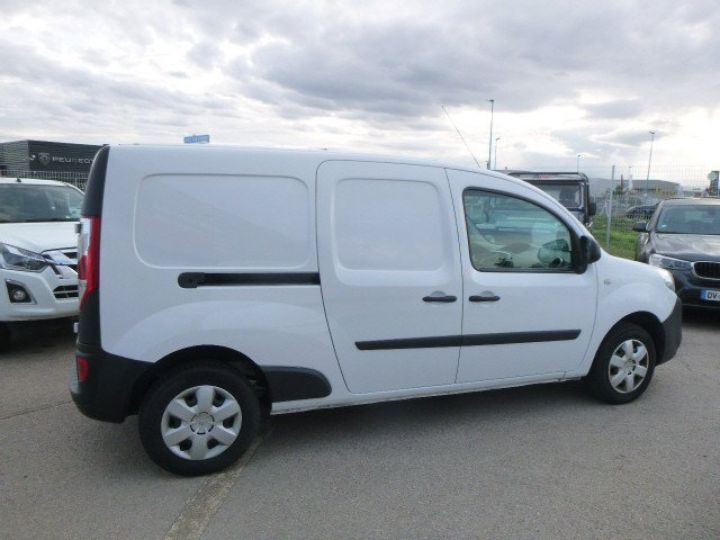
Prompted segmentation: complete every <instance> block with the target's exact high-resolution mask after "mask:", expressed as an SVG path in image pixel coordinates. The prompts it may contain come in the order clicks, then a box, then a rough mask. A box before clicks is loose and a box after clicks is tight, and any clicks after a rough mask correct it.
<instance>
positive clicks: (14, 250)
mask: <svg viewBox="0 0 720 540" xmlns="http://www.w3.org/2000/svg"><path fill="white" fill-rule="evenodd" d="M47 265H48V262H47V261H46V260H45V258H44V257H43V256H42V255H40V254H39V253H34V252H32V251H28V250H27V249H22V248H19V247H15V246H9V245H8V244H0V268H5V269H7V270H24V271H27V272H40V271H41V270H44V269H45V267H46V266H47Z"/></svg>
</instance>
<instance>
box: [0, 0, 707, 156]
mask: <svg viewBox="0 0 720 540" xmlns="http://www.w3.org/2000/svg"><path fill="white" fill-rule="evenodd" d="M89 5H90V4H88V5H83V4H82V3H79V4H71V5H68V6H67V7H66V9H64V10H63V11H62V12H61V13H57V14H55V12H54V11H53V10H52V7H53V4H51V3H50V2H49V1H48V2H42V1H38V2H32V3H18V2H12V1H11V2H8V1H7V0H0V11H2V12H3V14H4V15H7V17H8V18H9V17H12V16H14V15H17V14H24V15H27V16H29V17H31V18H38V19H44V18H48V19H49V18H50V17H53V22H57V25H56V26H57V28H56V29H55V30H52V31H51V33H50V34H49V35H47V36H43V35H37V36H36V37H34V38H33V40H30V39H28V40H24V39H23V37H22V36H24V35H25V33H24V31H23V28H21V27H19V26H17V25H16V26H17V27H16V28H15V27H13V25H12V24H10V26H9V27H8V31H6V32H4V33H3V34H2V35H0V50H2V51H3V54H2V56H1V57H0V68H1V69H0V121H1V122H0V135H2V134H3V133H5V134H8V136H13V137H14V136H15V135H16V134H20V133H23V134H24V133H28V132H29V130H32V129H35V130H38V131H42V130H43V129H45V130H52V132H54V133H64V132H65V130H67V129H69V125H68V121H67V118H68V117H69V116H70V117H72V118H75V119H77V121H76V123H77V124H82V126H83V129H84V131H83V133H84V134H86V133H99V134H107V133H110V134H118V136H120V137H125V136H128V137H136V136H137V137H138V138H152V137H158V138H161V139H162V138H163V137H168V133H171V132H172V131H173V130H172V128H173V126H174V127H175V128H176V131H179V130H184V129H186V128H187V127H189V126H190V125H206V124H208V125H210V124H212V123H213V122H214V123H215V124H212V125H217V126H219V127H218V129H223V130H225V132H226V133H238V134H242V133H244V131H243V130H242V129H238V126H242V127H245V128H247V127H248V126H250V127H253V129H255V130H256V131H254V132H253V133H257V132H259V131H260V130H262V129H264V130H265V131H264V133H268V134H270V135H268V138H269V139H268V140H270V137H271V136H272V134H274V133H281V132H292V131H293V130H294V129H300V128H301V129H302V130H303V132H306V131H309V132H313V133H321V131H322V129H326V130H327V133H328V134H329V136H328V138H329V139H332V137H333V136H334V134H335V132H334V131H333V130H338V129H340V128H338V127H337V126H338V125H339V124H332V125H331V124H330V123H328V124H327V125H328V127H327V128H325V127H319V126H321V125H323V124H321V122H324V121H326V120H336V121H337V122H347V123H350V124H351V125H352V126H354V127H355V129H356V132H355V133H354V134H352V135H349V136H348V137H350V138H349V139H348V140H352V141H359V140H360V139H359V138H360V137H362V136H366V137H367V138H368V139H369V140H371V142H372V143H375V142H376V141H378V140H380V137H379V136H378V134H379V133H381V132H383V131H390V130H392V131H393V133H394V135H392V136H389V137H388V138H387V139H388V141H385V144H386V145H387V146H388V147H393V148H398V149H401V150H403V149H406V150H408V151H411V152H415V151H418V152H419V151H421V148H435V147H436V145H437V147H442V148H443V149H448V145H452V144H454V143H455V142H457V141H455V140H454V138H455V135H454V133H453V131H452V129H451V128H449V127H448V125H447V123H446V122H445V120H444V118H443V117H442V113H441V110H440V105H441V104H444V105H446V106H448V107H451V108H452V107H465V108H468V109H471V110H483V111H485V110H487V101H486V100H487V99H488V98H490V97H493V98H495V99H496V100H497V101H496V105H497V110H498V111H499V112H500V113H503V112H514V113H531V112H533V111H537V110H538V109H540V108H542V107H546V106H551V105H574V106H576V107H578V108H580V109H582V110H584V111H585V115H584V116H583V117H581V118H579V119H578V122H579V123H581V124H582V127H580V128H575V129H572V130H569V129H566V128H565V126H562V125H558V126H557V128H556V129H551V130H550V135H551V136H552V137H553V138H554V140H555V141H557V142H558V143H560V144H561V145H562V146H564V147H565V148H566V152H567V154H568V155H567V156H557V159H558V160H572V159H574V156H575V154H576V153H577V152H583V153H587V154H588V155H589V156H594V157H593V159H598V160H600V159H616V158H617V157H618V156H622V155H624V153H631V152H634V151H636V150H637V149H638V148H640V147H642V145H643V144H644V142H645V141H646V134H645V132H644V131H643V129H637V130H634V131H630V130H629V129H630V128H628V127H627V125H628V124H627V123H630V122H635V123H634V124H633V126H634V125H636V124H637V125H640V124H648V125H651V126H652V127H655V128H656V129H658V131H659V132H660V133H663V132H667V131H669V127H670V126H664V125H663V124H662V121H663V119H665V118H669V117H672V116H674V115H677V114H679V113H681V112H683V111H684V110H689V109H690V108H693V107H700V108H707V109H710V108H716V107H718V106H720V79H718V78H717V77H715V76H714V75H713V74H714V73H716V72H717V68H718V58H720V33H718V32H717V31H716V29H717V28H719V27H720V10H718V9H717V3H716V0H693V1H692V2H690V1H689V0H688V1H686V2H685V3H682V2H678V1H677V0H656V1H654V2H645V1H639V0H636V1H627V0H609V1H607V2H603V3H600V4H597V3H584V2H577V1H575V0H553V1H551V2H537V1H536V0H516V1H513V2H505V3H499V2H490V1H489V0H484V1H479V2H477V1H467V2H463V1H458V2H446V3H443V4H441V5H438V4H437V3H435V2H430V1H427V2H419V3H416V4H414V5H413V6H408V5H407V4H406V3H402V2H398V3H397V4H393V3H392V2H385V1H380V0H377V1H372V0H371V1H370V2H368V3H363V4H362V7H359V6H360V5H359V4H356V3H353V2H342V1H335V0H328V1H291V0H277V1H274V2H271V1H269V0H263V1H260V0H246V1H243V2H236V1H234V0H208V1H207V2H202V3H199V2H195V1H191V0H173V1H172V2H169V1H167V2H159V3H154V4H152V5H148V4H146V3H143V2H140V1H139V0H127V2H123V3H121V4H111V3H106V4H92V9H88V6H89ZM63 17H64V18H63ZM70 22H72V23H73V24H75V25H76V26H75V27H69V26H68V24H69V23H70ZM639 22H641V23H642V24H639ZM13 28H14V30H13ZM53 28H54V27H53ZM68 28H72V29H71V31H69V30H68ZM91 28H101V29H102V34H103V36H104V39H105V41H102V40H100V39H87V38H85V37H84V35H83V29H91ZM13 32H14V33H13ZM52 32H57V33H55V34H53V33H52ZM18 36H21V37H20V38H18ZM96 37H97V36H96ZM43 40H45V41H43ZM43 45H44V46H43ZM66 60H70V61H66ZM148 66H157V69H153V70H152V71H151V74H150V76H148V75H147V73H148V70H147V69H146V68H147V67H148ZM141 68H145V69H144V71H143V69H141ZM138 73H145V76H142V75H138ZM211 76H213V77H217V80H216V81H215V79H213V80H214V81H215V82H214V83H213V84H214V86H212V87H211V88H210V87H203V86H202V85H193V83H194V82H196V81H197V80H202V79H205V78H208V77H211ZM18 89H21V90H20V93H18V92H19V90H18ZM582 96H585V97H587V96H589V97H590V99H591V100H592V101H596V102H597V101H599V102H598V103H595V104H592V105H582V104H581V103H583V102H587V101H588V100H587V99H583V100H581V97H582ZM342 125H347V124H342ZM499 127H500V128H502V126H501V125H500V126H499ZM77 129H79V128H77ZM633 129H634V128H633ZM483 130H484V128H483ZM398 134H400V135H402V136H403V137H406V138H405V139H404V140H397V141H394V140H393V139H394V138H395V137H396V136H397V135H398ZM172 136H173V137H175V136H176V134H173V135H172ZM239 136H240V135H238V137H239ZM441 136H442V137H444V139H443V141H444V142H442V143H440V142H436V141H438V140H440V139H441V138H442V137H441ZM483 136H485V135H483ZM318 137H320V138H322V137H321V135H319V136H318ZM106 138H108V137H107V135H103V139H106ZM257 138H258V137H256V136H255V137H252V138H250V140H251V141H252V142H255V141H256V139H257ZM323 140H324V139H323ZM448 141H452V142H448ZM260 142H263V139H260ZM485 144H486V143H485ZM508 144H509V143H508ZM519 144H520V143H517V144H516V145H514V146H508V149H514V150H516V151H517V152H521V149H520V147H519V146H518V145H519ZM482 145H483V143H482V141H481V142H480V143H479V146H482ZM451 151H454V150H451ZM533 159H534V158H533ZM553 159H555V158H553Z"/></svg>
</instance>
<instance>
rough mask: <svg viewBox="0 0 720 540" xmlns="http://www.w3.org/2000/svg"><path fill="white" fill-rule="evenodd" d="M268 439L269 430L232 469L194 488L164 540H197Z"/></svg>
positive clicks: (259, 437)
mask: <svg viewBox="0 0 720 540" xmlns="http://www.w3.org/2000/svg"><path fill="white" fill-rule="evenodd" d="M268 435H270V430H268V431H266V432H265V433H263V434H261V435H258V437H257V438H256V439H255V441H254V442H253V443H252V444H251V445H250V448H248V450H247V452H245V455H244V456H243V457H242V458H241V459H240V461H238V463H237V465H236V466H235V467H233V468H231V469H230V470H227V471H225V472H221V473H218V474H216V475H213V476H211V477H209V478H208V479H207V480H206V481H205V482H204V483H203V484H202V485H201V486H200V487H199V488H198V490H197V491H196V492H195V494H194V495H193V497H192V498H191V499H190V500H189V501H188V502H187V503H186V504H185V508H183V510H182V512H180V515H179V516H178V517H177V519H176V520H175V522H174V523H173V524H172V526H171V527H170V529H169V530H168V532H167V534H166V535H165V540H199V538H200V536H202V534H203V532H205V529H206V528H207V526H208V523H210V520H211V519H212V517H213V516H214V515H215V512H217V511H218V509H219V508H220V507H221V506H222V504H223V503H224V502H225V499H226V498H227V495H228V493H229V492H230V489H231V488H232V487H233V485H234V484H235V482H236V481H237V479H238V478H239V477H240V474H241V473H242V471H243V469H245V466H246V465H247V464H248V463H249V462H250V460H251V459H252V456H253V454H254V453H255V451H256V450H257V449H258V447H259V446H260V444H262V442H263V440H264V439H265V438H266V437H267V436H268Z"/></svg>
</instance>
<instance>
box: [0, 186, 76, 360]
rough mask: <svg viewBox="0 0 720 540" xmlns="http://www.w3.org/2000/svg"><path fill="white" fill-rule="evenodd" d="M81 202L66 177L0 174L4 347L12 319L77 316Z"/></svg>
mask: <svg viewBox="0 0 720 540" xmlns="http://www.w3.org/2000/svg"><path fill="white" fill-rule="evenodd" d="M82 201H83V193H82V191H80V190H79V189H77V188H76V187H74V186H71V185H69V184H66V183H63V182H57V181H54V180H38V179H34V178H0V283H1V285H0V286H1V288H2V291H1V292H0V349H2V348H3V347H4V346H6V345H7V344H8V343H9V341H10V326H11V325H13V324H17V323H24V322H26V321H33V320H39V319H56V318H61V317H72V316H75V315H77V312H78V282H77V273H76V271H75V270H76V265H77V234H76V232H75V228H76V225H77V222H78V220H79V219H80V208H81V206H82Z"/></svg>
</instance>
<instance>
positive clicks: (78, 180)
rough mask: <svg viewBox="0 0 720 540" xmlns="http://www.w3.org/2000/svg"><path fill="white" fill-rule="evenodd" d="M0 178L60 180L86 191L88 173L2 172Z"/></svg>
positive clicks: (0, 171)
mask: <svg viewBox="0 0 720 540" xmlns="http://www.w3.org/2000/svg"><path fill="white" fill-rule="evenodd" d="M0 177H5V178H39V179H41V180H58V181H60V182H66V183H68V184H72V185H73V186H75V187H77V188H79V189H81V190H83V191H85V185H86V184H87V173H82V172H65V171H27V170H5V169H3V170H0Z"/></svg>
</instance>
